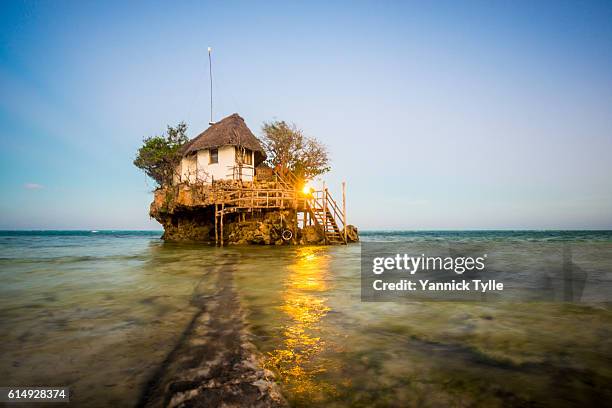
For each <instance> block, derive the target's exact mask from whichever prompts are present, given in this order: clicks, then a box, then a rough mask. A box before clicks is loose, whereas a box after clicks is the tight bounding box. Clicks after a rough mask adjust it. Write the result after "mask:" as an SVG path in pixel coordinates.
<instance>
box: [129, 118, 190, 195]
mask: <svg viewBox="0 0 612 408" xmlns="http://www.w3.org/2000/svg"><path fill="white" fill-rule="evenodd" d="M186 132H187V125H186V124H185V123H184V122H181V123H179V124H178V125H176V127H172V126H168V129H167V130H166V133H164V134H162V135H161V136H152V137H147V138H145V139H144V140H143V145H142V146H141V147H140V149H138V152H137V154H136V159H134V165H135V166H136V167H138V168H139V169H141V170H143V171H144V172H145V174H146V175H147V176H149V177H151V178H152V179H153V180H155V182H156V183H157V184H158V185H160V186H163V185H169V184H172V177H173V176H174V172H175V169H176V166H177V165H178V164H179V163H180V161H181V152H180V150H181V147H182V146H183V145H184V144H185V143H187V141H188V140H189V138H188V137H187V135H186V134H185V133H186Z"/></svg>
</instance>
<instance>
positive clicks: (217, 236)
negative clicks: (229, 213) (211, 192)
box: [215, 203, 219, 246]
mask: <svg viewBox="0 0 612 408" xmlns="http://www.w3.org/2000/svg"><path fill="white" fill-rule="evenodd" d="M218 216H219V213H218V210H217V203H215V246H216V245H219V231H218V230H217V217H218Z"/></svg>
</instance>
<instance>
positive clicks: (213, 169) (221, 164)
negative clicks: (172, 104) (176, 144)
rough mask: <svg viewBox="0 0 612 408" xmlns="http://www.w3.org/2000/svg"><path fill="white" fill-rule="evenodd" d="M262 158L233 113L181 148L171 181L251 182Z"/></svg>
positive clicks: (258, 145)
mask: <svg viewBox="0 0 612 408" xmlns="http://www.w3.org/2000/svg"><path fill="white" fill-rule="evenodd" d="M265 159H266V153H265V152H264V150H263V148H262V146H261V143H260V141H259V139H257V138H256V137H255V135H254V134H253V132H251V130H250V129H249V128H248V127H247V125H246V123H244V119H242V117H240V115H238V114H237V113H234V114H233V115H230V116H228V117H226V118H224V119H222V120H220V121H219V122H217V123H215V124H214V125H211V126H210V127H209V128H208V129H206V130H205V131H204V132H202V133H201V134H200V135H198V136H197V137H195V138H194V139H192V140H190V141H189V142H188V143H187V144H186V145H185V147H184V148H183V158H182V160H181V164H180V165H179V166H178V168H177V172H176V176H175V182H179V183H181V182H195V181H201V182H204V183H210V182H212V181H213V180H243V181H251V180H253V177H254V176H255V168H256V167H257V166H258V165H259V164H260V163H262V162H263V161H264V160H265Z"/></svg>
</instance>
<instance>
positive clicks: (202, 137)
mask: <svg viewBox="0 0 612 408" xmlns="http://www.w3.org/2000/svg"><path fill="white" fill-rule="evenodd" d="M221 146H242V147H245V148H247V149H250V150H253V151H254V152H255V165H258V164H259V163H261V162H262V161H264V160H265V159H266V152H265V151H264V149H263V147H262V146H261V142H260V141H259V139H257V138H256V137H255V135H254V134H253V132H251V130H250V129H249V128H248V127H247V125H246V123H244V119H242V117H241V116H240V115H238V114H237V113H234V114H233V115H230V116H228V117H226V118H223V119H221V120H220V121H219V122H217V123H215V124H214V125H211V126H210V127H209V128H208V129H206V130H205V131H204V132H202V133H200V134H199V135H198V136H196V137H195V138H193V139H191V140H190V141H189V142H187V143H186V144H185V146H184V147H183V155H184V156H186V155H188V154H191V153H194V152H197V151H198V150H203V149H214V148H218V147H221Z"/></svg>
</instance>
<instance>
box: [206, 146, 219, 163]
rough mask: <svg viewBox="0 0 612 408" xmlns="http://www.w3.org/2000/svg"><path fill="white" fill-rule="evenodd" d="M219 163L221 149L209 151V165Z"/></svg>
mask: <svg viewBox="0 0 612 408" xmlns="http://www.w3.org/2000/svg"><path fill="white" fill-rule="evenodd" d="M214 163H219V149H210V150H209V151H208V164H214Z"/></svg>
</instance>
